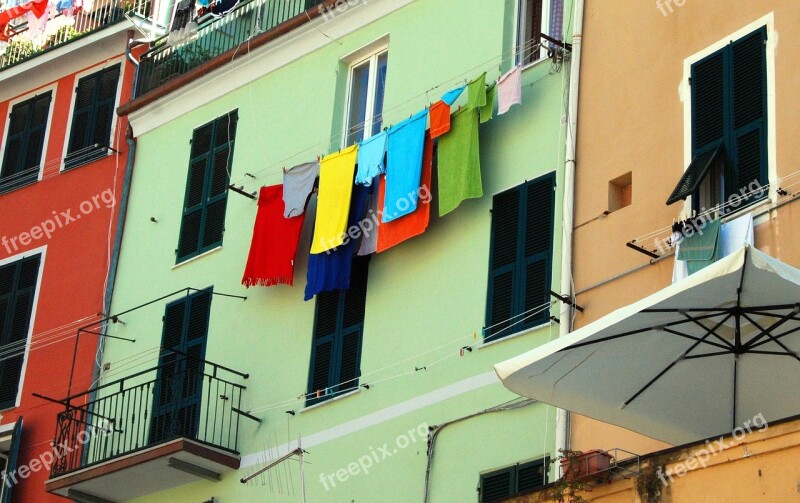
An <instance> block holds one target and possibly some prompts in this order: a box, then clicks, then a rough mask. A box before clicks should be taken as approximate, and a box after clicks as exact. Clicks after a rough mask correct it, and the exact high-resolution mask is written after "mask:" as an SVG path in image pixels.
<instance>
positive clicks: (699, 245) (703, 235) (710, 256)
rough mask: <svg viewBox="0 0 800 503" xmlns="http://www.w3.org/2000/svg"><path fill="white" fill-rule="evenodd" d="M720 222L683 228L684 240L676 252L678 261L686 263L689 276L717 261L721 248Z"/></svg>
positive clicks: (713, 221) (707, 222) (709, 222)
mask: <svg viewBox="0 0 800 503" xmlns="http://www.w3.org/2000/svg"><path fill="white" fill-rule="evenodd" d="M721 226H722V222H721V221H720V220H712V221H704V222H703V225H698V226H697V227H693V226H689V227H686V228H684V230H683V233H684V238H683V240H682V241H681V244H680V248H679V250H678V255H677V258H678V260H683V261H685V262H686V266H687V268H688V271H689V274H693V273H696V272H697V271H699V270H700V269H703V268H704V267H706V266H709V265H711V264H713V263H714V262H716V261H717V260H719V258H720V253H721V251H722V247H721V246H720V245H719V234H720V232H719V231H720V227H721Z"/></svg>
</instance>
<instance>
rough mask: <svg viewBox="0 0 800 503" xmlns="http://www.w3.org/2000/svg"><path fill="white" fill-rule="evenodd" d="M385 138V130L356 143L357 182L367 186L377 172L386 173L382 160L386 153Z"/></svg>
mask: <svg viewBox="0 0 800 503" xmlns="http://www.w3.org/2000/svg"><path fill="white" fill-rule="evenodd" d="M386 140H387V134H386V131H381V132H380V133H378V134H376V135H375V136H372V137H370V138H367V139H366V140H364V141H362V142H361V143H360V144H359V145H358V171H357V172H356V183H357V184H360V185H366V186H367V187H369V186H370V185H371V184H372V180H373V179H374V178H375V177H376V176H378V174H380V173H386V166H385V164H384V162H383V158H384V155H385V154H386Z"/></svg>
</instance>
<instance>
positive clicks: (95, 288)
mask: <svg viewBox="0 0 800 503" xmlns="http://www.w3.org/2000/svg"><path fill="white" fill-rule="evenodd" d="M101 44H102V47H101ZM124 48H125V37H124V36H118V37H108V38H106V39H105V40H104V41H103V42H98V43H96V44H94V47H93V48H92V46H87V47H85V48H83V49H81V50H80V51H79V54H65V55H63V56H61V57H59V58H58V59H55V60H54V61H51V62H49V63H47V65H44V66H46V67H47V71H43V70H44V68H43V67H35V66H34V67H33V68H31V69H29V70H27V71H25V72H23V73H20V74H19V75H17V76H14V77H9V76H8V74H9V73H11V70H10V69H9V70H5V71H4V72H0V97H2V99H3V101H2V102H0V131H2V132H3V133H4V134H5V132H6V130H7V121H8V115H9V112H10V110H11V107H13V104H14V103H16V102H17V101H19V100H21V99H27V98H28V97H32V96H33V95H34V94H36V93H40V92H43V91H47V90H52V93H53V94H52V102H51V112H50V116H49V119H48V126H47V136H46V142H47V143H46V144H45V146H44V156H43V159H44V167H43V168H42V170H41V173H40V180H39V181H38V182H36V183H33V184H31V185H28V186H25V187H23V188H19V189H17V190H14V191H12V192H8V193H5V194H2V195H0V239H2V245H0V264H3V265H5V264H6V263H9V262H15V261H17V260H19V259H21V258H23V257H26V256H30V255H32V254H34V253H39V252H41V253H42V261H41V264H40V274H41V276H40V277H41V280H40V283H39V284H38V291H37V299H36V301H35V304H34V313H35V316H34V318H33V321H32V332H31V336H30V338H29V340H28V346H27V354H28V357H27V363H26V364H25V367H24V368H23V372H24V376H23V378H22V379H21V380H20V383H21V393H20V399H19V404H18V406H17V407H14V408H12V409H8V410H3V411H2V416H3V417H2V424H3V426H8V425H13V424H14V422H15V421H16V419H17V418H18V417H19V416H22V417H23V418H24V420H23V429H22V440H21V444H20V445H21V447H20V451H19V459H18V462H17V466H18V467H22V466H26V467H28V468H30V469H31V471H32V473H31V474H30V475H29V476H27V477H25V478H22V477H20V476H18V477H17V480H18V481H19V483H17V484H12V485H13V486H14V487H13V493H12V494H13V498H14V499H13V501H20V502H26V501H36V502H51V501H63V500H62V499H61V498H58V497H56V496H51V495H49V494H46V493H45V492H44V482H45V480H46V479H47V477H48V476H49V471H48V469H47V468H42V466H41V464H39V465H38V469H36V465H35V464H33V465H32V464H31V463H30V462H31V461H32V460H35V459H36V458H38V457H39V456H40V455H42V454H44V453H47V452H52V448H51V447H50V442H51V441H52V440H53V435H54V433H55V430H56V416H57V414H58V413H59V412H61V411H62V410H63V406H61V405H58V404H54V403H50V402H47V401H44V400H42V399H40V398H36V397H33V396H32V394H33V393H39V394H42V395H45V396H48V397H51V398H55V399H63V398H65V397H66V396H67V389H68V384H69V378H70V369H71V366H72V364H73V350H74V348H75V338H76V332H77V329H78V328H79V327H81V326H83V325H86V324H88V323H90V322H92V321H95V320H97V319H99V317H98V314H99V313H101V312H102V311H103V298H104V293H105V285H106V277H107V274H108V270H109V261H110V256H111V255H110V254H111V250H112V248H113V245H114V242H113V239H114V232H115V230H116V223H117V210H118V205H117V204H116V203H117V202H118V201H119V194H120V191H121V189H122V180H123V178H124V173H125V166H126V160H127V151H128V148H127V144H126V143H125V129H126V127H127V120H126V119H125V118H119V117H115V121H116V124H115V126H114V137H113V138H112V143H111V145H112V147H114V148H115V149H116V150H118V153H112V154H111V155H109V156H107V157H104V158H102V159H98V160H95V161H93V162H90V163H87V164H85V165H83V166H80V167H76V168H74V169H72V170H69V171H65V172H61V171H60V170H61V167H62V166H63V162H62V161H63V156H64V145H65V143H66V142H67V141H68V137H69V132H70V124H71V122H70V117H71V112H72V107H73V99H74V94H75V93H74V91H75V86H76V85H77V79H78V78H80V77H82V76H85V75H88V74H90V73H93V72H94V71H99V70H101V69H102V68H104V67H105V66H106V65H111V64H118V63H121V64H122V71H121V74H120V83H119V84H118V93H119V94H118V95H119V96H121V97H123V100H125V99H127V98H128V97H130V93H131V88H132V82H133V67H132V65H130V64H128V63H126V62H125V61H124ZM35 61H36V59H35V58H34V59H33V60H31V64H34V63H35ZM14 70H15V71H16V70H18V69H14ZM12 93H17V94H12ZM0 142H5V136H3V137H2V138H0ZM0 146H2V144H1V143H0ZM0 162H1V161H0ZM45 228H49V229H51V231H50V232H49V233H44V232H43V229H45ZM33 229H37V230H33ZM23 233H25V234H27V235H24V234H23ZM48 234H49V235H48ZM97 344H98V341H97V337H96V336H93V335H83V336H82V337H81V339H80V344H79V347H78V352H77V358H76V359H75V375H74V379H73V386H74V388H73V389H85V388H86V387H87V386H89V385H91V383H92V378H93V373H94V369H95V363H94V355H95V351H96V349H97ZM4 354H5V355H8V354H11V353H7V352H6V353H4ZM9 483H10V482H9Z"/></svg>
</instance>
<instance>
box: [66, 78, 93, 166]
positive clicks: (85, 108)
mask: <svg viewBox="0 0 800 503" xmlns="http://www.w3.org/2000/svg"><path fill="white" fill-rule="evenodd" d="M96 88H97V79H96V78H94V77H93V76H92V77H84V78H82V79H81V80H79V81H78V88H77V89H76V90H75V109H74V110H73V111H72V127H71V128H70V133H69V152H68V154H73V153H75V152H79V151H81V150H83V149H85V148H86V147H87V146H88V144H89V141H88V138H89V135H90V129H91V122H92V111H93V109H94V100H95V92H96Z"/></svg>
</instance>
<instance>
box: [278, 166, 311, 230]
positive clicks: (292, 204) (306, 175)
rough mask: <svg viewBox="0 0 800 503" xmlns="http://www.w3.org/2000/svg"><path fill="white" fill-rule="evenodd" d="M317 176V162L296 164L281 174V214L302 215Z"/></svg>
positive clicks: (285, 215)
mask: <svg viewBox="0 0 800 503" xmlns="http://www.w3.org/2000/svg"><path fill="white" fill-rule="evenodd" d="M318 176H319V162H318V161H313V162H307V163H304V164H298V165H297V166H295V167H293V168H292V169H290V170H289V171H286V172H285V173H284V174H283V203H284V209H283V216H284V217H286V218H289V217H296V216H298V215H302V214H303V212H304V211H305V208H306V203H307V202H308V196H309V195H311V191H312V190H314V183H315V182H316V180H317V177H318Z"/></svg>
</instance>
